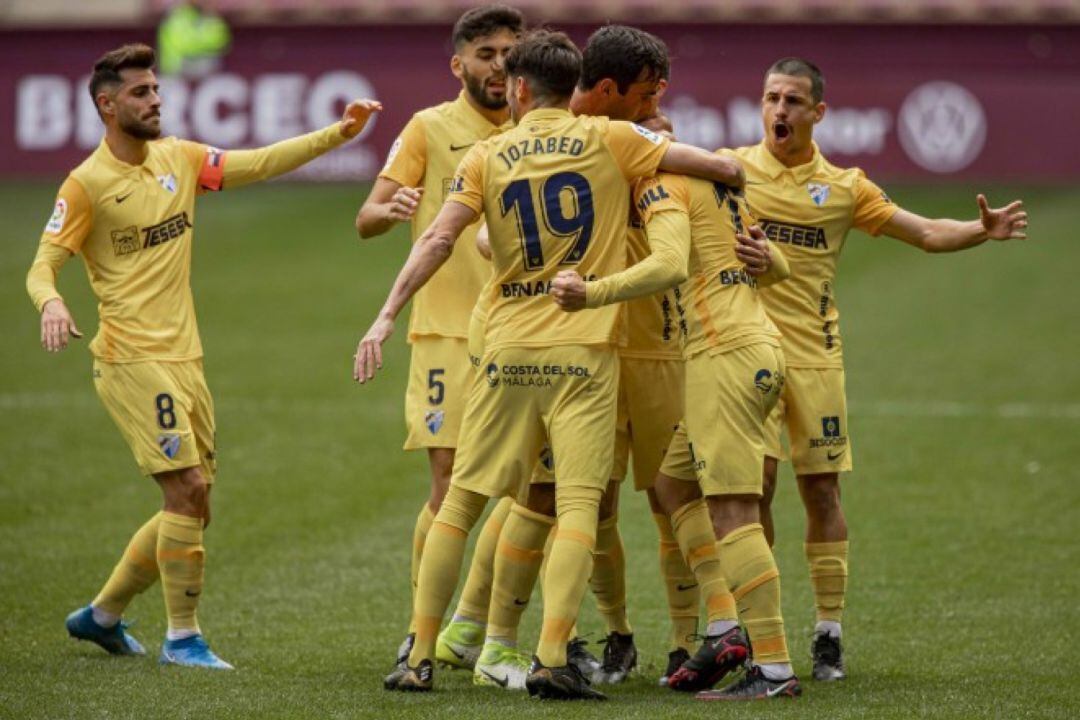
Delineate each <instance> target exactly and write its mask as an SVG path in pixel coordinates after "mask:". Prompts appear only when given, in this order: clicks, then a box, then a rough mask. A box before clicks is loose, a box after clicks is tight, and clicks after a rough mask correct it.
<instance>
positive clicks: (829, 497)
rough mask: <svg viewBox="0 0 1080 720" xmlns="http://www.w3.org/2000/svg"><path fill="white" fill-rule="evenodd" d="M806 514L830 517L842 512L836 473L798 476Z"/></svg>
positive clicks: (814, 516)
mask: <svg viewBox="0 0 1080 720" xmlns="http://www.w3.org/2000/svg"><path fill="white" fill-rule="evenodd" d="M799 486H800V490H801V491H802V492H801V495H802V498H803V505H804V506H805V507H806V514H807V515H809V516H810V517H813V518H830V517H834V516H835V515H836V514H838V513H840V512H842V509H841V506H840V481H839V476H837V475H836V474H834V473H833V474H828V475H808V476H806V477H801V478H799Z"/></svg>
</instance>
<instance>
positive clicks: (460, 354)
mask: <svg viewBox="0 0 1080 720" xmlns="http://www.w3.org/2000/svg"><path fill="white" fill-rule="evenodd" d="M472 379H473V370H472V367H471V366H470V364H469V351H468V343H467V342H466V341H465V340H463V339H461V338H448V337H440V336H438V335H422V336H420V337H417V338H414V339H413V340H412V361H411V362H410V365H409V385H408V387H407V388H406V389H405V426H406V429H407V431H408V435H407V437H406V438H405V449H406V450H417V449H420V448H456V447H457V445H458V433H459V432H460V431H461V418H462V415H464V413H465V400H466V398H468V396H469V386H470V385H471V384H472Z"/></svg>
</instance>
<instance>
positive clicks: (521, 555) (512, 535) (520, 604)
mask: <svg viewBox="0 0 1080 720" xmlns="http://www.w3.org/2000/svg"><path fill="white" fill-rule="evenodd" d="M554 526H555V518H553V517H548V516H547V515H541V514H540V513H537V512H533V511H532V510H529V509H528V508H526V507H523V506H521V505H518V504H516V503H515V504H514V505H513V507H512V509H511V510H510V516H509V517H508V518H507V519H506V524H505V525H503V531H502V535H500V536H499V546H498V549H497V550H496V551H495V579H494V581H493V582H492V591H491V610H490V611H489V612H488V628H487V634H488V636H489V637H497V638H500V639H506V640H509V641H516V640H517V631H518V625H519V624H520V623H521V614H522V613H523V612H524V611H525V608H526V607H527V606H528V604H529V599H530V598H531V597H532V592H533V587H534V586H535V585H536V578H537V576H538V575H539V574H540V566H541V564H542V563H543V559H544V546H545V545H546V544H547V540H548V537H549V536H550V535H551V534H552V533H551V528H553V527H554Z"/></svg>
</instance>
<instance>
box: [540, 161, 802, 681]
mask: <svg viewBox="0 0 1080 720" xmlns="http://www.w3.org/2000/svg"><path fill="white" fill-rule="evenodd" d="M635 202H636V207H637V209H638V211H639V212H640V213H641V215H642V217H643V219H644V221H645V224H646V229H647V232H648V240H649V245H650V247H651V250H652V252H651V254H649V255H648V257H646V258H645V259H644V260H642V261H641V262H639V263H638V264H636V265H634V266H633V267H631V268H629V269H628V270H626V271H624V272H622V273H619V274H617V275H614V276H611V277H606V278H603V279H601V280H597V281H595V282H589V283H582V282H581V279H580V277H578V276H577V275H576V274H575V273H573V271H564V272H563V273H561V274H560V276H559V277H558V278H556V280H555V282H554V283H553V285H554V287H553V291H552V292H553V295H554V297H555V298H556V301H557V302H558V303H559V304H560V305H561V306H563V307H566V308H567V309H579V308H580V307H582V306H586V307H603V306H605V305H607V304H609V303H612V302H618V301H623V300H627V299H630V298H633V297H636V296H638V295H640V294H642V293H644V292H655V291H656V290H658V289H663V288H665V287H667V286H670V285H671V284H672V282H673V281H682V280H685V282H683V283H682V285H681V286H680V287H679V291H678V292H677V293H675V298H676V300H675V311H676V312H677V314H678V318H679V319H678V323H679V325H680V330H681V335H682V353H683V356H684V358H685V359H686V387H685V393H686V402H685V407H686V411H685V412H686V415H685V427H684V428H680V433H678V434H676V436H675V438H674V439H673V440H672V443H671V447H670V448H669V449H668V452H667V455H666V456H665V458H664V462H663V468H664V469H663V474H662V475H661V477H660V478H658V479H657V483H656V485H655V487H654V490H655V496H656V502H657V504H658V505H659V509H660V510H661V512H663V513H664V514H665V515H667V516H669V517H670V518H671V522H672V525H673V530H674V536H675V538H676V540H677V541H678V544H679V548H680V550H681V552H682V554H683V556H684V557H685V558H686V561H687V562H688V564H689V565H690V566H691V568H693V572H694V575H695V576H696V578H697V579H698V581H699V582H700V585H701V593H702V595H703V597H704V599H705V604H706V607H707V610H708V625H707V627H706V633H705V634H706V637H705V642H704V643H703V644H702V645H701V647H700V648H699V649H698V652H697V653H696V654H695V656H694V657H693V658H688V659H687V661H686V662H685V663H684V664H683V665H682V667H680V668H678V669H677V670H675V671H674V673H673V674H672V675H671V676H670V678H669V680H668V687H670V688H672V689H675V690H682V691H691V690H701V689H704V688H707V687H710V686H711V685H713V684H715V683H716V682H718V681H719V680H720V679H721V678H722V677H723V676H724V675H726V674H727V673H728V672H730V671H731V670H733V669H735V668H736V667H738V665H740V664H741V663H742V661H743V660H745V658H746V657H747V655H748V643H747V640H746V636H745V635H744V634H743V631H742V630H741V629H740V628H739V626H738V622H737V614H736V600H738V602H739V612H738V617H741V619H742V621H743V623H744V624H745V625H746V628H747V634H749V636H750V641H751V642H752V643H753V647H754V664H753V666H752V667H751V668H750V670H749V671H748V672H747V674H746V675H745V677H744V679H743V680H742V681H740V682H739V683H736V684H735V685H733V686H731V687H729V688H725V689H724V690H723V691H720V692H718V693H703V694H702V695H700V696H699V697H701V698H703V699H714V698H716V699H751V698H759V697H760V698H764V697H779V696H795V695H798V694H800V693H801V688H800V686H799V683H798V680H797V679H796V678H795V676H794V673H793V671H792V668H791V664H790V658H789V656H788V653H787V643H786V639H785V636H784V625H783V618H782V616H781V613H780V585H779V575H778V571H777V568H776V563H775V560H774V559H773V556H772V552H771V551H770V549H769V546H768V543H767V542H766V541H765V536H764V533H763V531H762V527H761V525H760V523H759V522H758V512H759V508H758V502H759V498H760V497H761V490H762V488H761V479H760V476H761V472H762V463H763V459H762V457H761V454H762V450H763V449H764V433H765V427H764V426H765V419H766V418H767V417H768V414H769V411H770V410H771V408H772V406H773V404H775V402H776V399H777V398H778V397H779V393H780V389H781V387H782V386H783V382H784V360H783V354H782V353H781V352H780V344H779V333H778V331H777V330H776V327H775V326H774V325H773V323H772V322H771V321H770V320H769V319H768V317H767V316H766V315H765V310H764V307H763V305H762V303H761V301H760V300H759V298H758V293H757V287H758V283H759V279H758V277H756V275H761V279H760V282H761V283H762V284H764V283H766V282H768V283H773V282H776V281H778V280H781V279H783V278H785V277H786V276H787V274H788V270H787V265H786V262H784V258H783V255H782V254H781V253H780V252H779V251H772V252H771V253H770V252H769V251H768V246H767V244H766V243H765V242H764V235H763V233H761V232H760V230H758V229H756V228H755V229H754V233H755V235H757V236H758V238H757V239H756V240H752V239H751V238H749V237H746V233H748V232H750V231H751V230H750V224H751V223H752V222H753V219H752V217H751V215H750V213H749V211H748V209H747V207H746V202H745V199H744V198H743V194H742V192H741V191H739V190H736V189H732V188H729V187H726V186H724V185H721V184H717V183H709V182H705V181H702V180H696V179H688V178H683V177H678V176H673V175H666V174H665V175H659V176H657V177H655V178H652V179H650V180H645V181H642V182H640V183H639V185H638V188H637V192H636V193H635ZM755 243H756V244H757V248H758V249H759V250H760V251H761V255H760V256H758V255H755V254H754V253H753V252H750V251H753V250H754V245H755ZM766 271H767V272H766ZM688 276H689V277H688ZM572 301H576V304H572ZM687 436H689V439H690V440H692V443H693V451H692V452H691V449H690V448H691V446H690V444H689V443H688V439H687ZM668 477H671V478H677V479H679V480H685V481H688V482H686V483H682V485H683V487H682V488H677V487H675V488H666V487H665V486H664V481H665V480H666V479H667V478H668ZM703 494H704V496H705V501H704V502H703V501H702V495H703ZM706 505H707V507H706ZM710 515H711V516H712V522H711V523H710ZM717 541H719V542H720V544H721V548H720V551H719V552H718V549H717V547H716V543H717Z"/></svg>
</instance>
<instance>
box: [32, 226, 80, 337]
mask: <svg viewBox="0 0 1080 720" xmlns="http://www.w3.org/2000/svg"><path fill="white" fill-rule="evenodd" d="M70 257H71V252H70V251H68V250H66V249H64V248H62V247H60V246H59V245H53V244H52V243H47V242H43V243H41V245H39V246H38V252H37V255H36V256H35V257H34V263H33V264H32V265H31V266H30V272H29V273H27V275H26V290H27V292H29V293H30V299H31V300H32V301H33V302H34V307H36V308H37V309H38V310H39V311H40V312H41V345H42V347H44V348H45V349H46V350H48V351H49V352H60V351H61V350H63V349H64V348H66V347H67V344H68V339H69V338H76V339H78V338H81V337H82V333H81V332H79V328H78V327H76V326H75V320H74V318H72V317H71V312H70V311H69V310H68V308H67V305H65V304H64V299H63V298H62V297H60V293H59V292H57V290H56V277H57V275H58V274H59V272H60V268H61V267H63V265H64V263H66V262H67V261H68V259H69V258H70Z"/></svg>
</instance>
